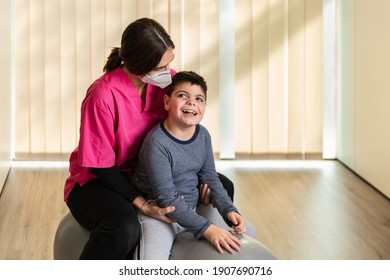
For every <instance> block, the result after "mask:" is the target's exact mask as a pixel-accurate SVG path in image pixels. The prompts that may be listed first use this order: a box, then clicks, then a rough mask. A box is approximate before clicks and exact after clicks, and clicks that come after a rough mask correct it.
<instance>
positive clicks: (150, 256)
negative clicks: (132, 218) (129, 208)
mask: <svg viewBox="0 0 390 280" xmlns="http://www.w3.org/2000/svg"><path fill="white" fill-rule="evenodd" d="M196 212H197V213H198V214H199V215H202V216H203V217H205V218H207V219H208V220H209V221H211V222H212V223H213V224H214V225H216V226H219V227H222V228H224V229H226V230H228V231H232V229H231V228H230V227H229V226H228V225H227V224H226V223H225V221H224V220H223V218H222V216H221V215H220V214H219V212H218V210H217V209H216V208H214V207H212V206H211V205H207V206H206V205H203V204H199V205H198V207H197V209H196ZM139 219H140V222H141V240H140V245H139V258H140V259H141V260H168V259H169V256H170V254H171V248H172V244H173V242H174V240H175V237H176V235H178V234H180V233H182V232H185V231H186V229H185V228H183V227H182V226H180V225H179V224H178V223H172V224H167V223H165V222H162V221H160V220H156V219H154V218H151V217H149V216H145V215H143V214H141V213H140V214H139ZM246 228H247V231H246V233H245V234H246V235H249V236H251V237H253V238H256V231H255V229H254V227H253V225H252V224H250V223H249V222H248V221H246Z"/></svg>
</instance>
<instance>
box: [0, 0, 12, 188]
mask: <svg viewBox="0 0 390 280" xmlns="http://www.w3.org/2000/svg"><path fill="white" fill-rule="evenodd" d="M11 15H12V9H11V0H0V18H1V24H0V36H1V44H0V61H1V63H0V77H1V80H0V96H1V101H0V135H1V136H0V192H1V190H2V188H3V185H4V182H5V180H6V178H7V175H8V171H9V169H10V166H11V73H12V72H11V69H12V67H11V57H12V45H11V42H12V40H11V32H12V24H11V23H12V18H11Z"/></svg>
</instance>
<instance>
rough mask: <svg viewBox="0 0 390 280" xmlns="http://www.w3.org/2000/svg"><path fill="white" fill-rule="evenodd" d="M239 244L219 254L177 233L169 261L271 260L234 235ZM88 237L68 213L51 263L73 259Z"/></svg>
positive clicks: (261, 248)
mask: <svg viewBox="0 0 390 280" xmlns="http://www.w3.org/2000/svg"><path fill="white" fill-rule="evenodd" d="M236 236H237V237H238V238H239V239H240V241H241V252H235V254H233V255H231V254H229V253H228V252H224V253H223V254H220V253H218V252H217V250H216V249H215V248H214V246H213V245H211V243H210V242H208V241H207V240H205V239H202V240H199V241H198V240H195V238H194V237H193V236H192V235H191V234H190V233H188V232H186V233H182V234H180V235H179V236H178V237H177V238H176V240H175V242H174V244H173V246H172V254H171V256H170V259H171V260H275V259H276V257H275V256H274V255H273V253H272V252H271V251H270V250H269V249H268V248H267V247H265V246H264V245H263V244H261V243H260V242H259V241H257V240H256V239H253V238H251V237H249V236H246V235H236ZM88 238H89V231H88V230H86V229H85V228H83V227H82V226H81V225H80V224H79V223H78V222H77V221H76V220H75V219H74V218H73V216H72V214H71V213H70V212H68V213H67V214H66V215H65V217H64V218H63V219H62V220H61V222H60V224H59V225H58V228H57V231H56V234H55V238H54V246H53V257H54V259H55V260H77V259H78V258H79V256H80V254H81V251H82V250H83V248H84V244H85V242H86V241H87V240H88Z"/></svg>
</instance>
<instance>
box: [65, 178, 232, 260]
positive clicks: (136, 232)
mask: <svg viewBox="0 0 390 280" xmlns="http://www.w3.org/2000/svg"><path fill="white" fill-rule="evenodd" d="M218 175H219V177H220V180H221V182H222V184H223V186H224V187H225V189H226V190H227V192H228V194H229V196H230V197H231V198H232V200H233V194H234V185H233V182H232V181H230V180H229V179H228V178H227V177H226V176H224V175H222V174H218ZM67 205H68V207H69V210H70V212H71V213H72V215H73V217H74V218H75V219H76V220H77V222H78V223H79V224H80V225H82V226H83V227H84V228H86V229H87V230H89V231H90V232H91V233H90V237H89V239H88V241H87V242H86V244H85V246H84V249H83V251H82V253H81V255H80V259H85V260H124V259H131V258H132V255H133V252H134V249H135V248H136V246H137V244H138V241H139V237H140V232H141V228H140V224H139V221H138V214H137V211H136V210H135V209H134V207H133V206H132V204H131V202H129V201H127V200H126V199H125V198H124V197H122V196H120V195H119V194H117V193H115V192H113V191H112V190H110V189H108V188H106V187H104V186H103V185H102V183H101V182H100V181H99V179H94V180H91V181H90V182H88V183H87V184H86V185H85V186H83V187H81V186H80V185H78V184H76V186H75V187H74V188H73V190H72V191H71V193H70V195H69V198H68V203H67Z"/></svg>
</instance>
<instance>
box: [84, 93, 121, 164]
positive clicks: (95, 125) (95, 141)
mask: <svg viewBox="0 0 390 280" xmlns="http://www.w3.org/2000/svg"><path fill="white" fill-rule="evenodd" d="M105 94H107V92H105ZM91 95H94V94H91ZM97 100H99V101H97ZM115 150H116V141H115V130H114V115H113V114H112V112H111V110H110V106H109V104H107V103H103V102H102V100H101V99H99V98H93V96H89V97H88V98H86V99H85V100H84V102H83V104H82V111H81V125H80V143H79V165H80V166H83V167H100V168H104V167H112V166H115V159H116V154H115Z"/></svg>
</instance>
